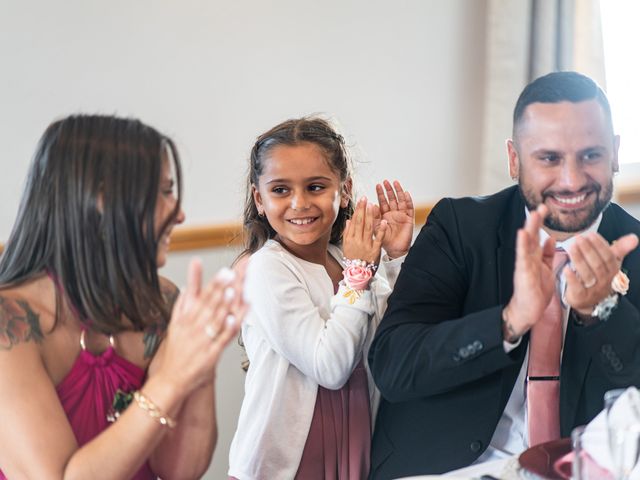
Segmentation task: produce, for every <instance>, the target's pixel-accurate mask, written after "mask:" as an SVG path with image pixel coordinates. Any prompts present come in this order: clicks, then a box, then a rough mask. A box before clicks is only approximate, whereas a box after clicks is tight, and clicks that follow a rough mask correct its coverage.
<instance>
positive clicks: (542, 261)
mask: <svg viewBox="0 0 640 480" xmlns="http://www.w3.org/2000/svg"><path fill="white" fill-rule="evenodd" d="M548 213H549V211H548V209H547V207H546V206H545V205H540V206H539V207H538V208H537V209H536V210H535V211H533V212H531V215H529V218H528V219H527V221H526V222H525V224H524V227H522V228H521V229H520V230H518V236H517V239H516V264H515V272H514V274H513V296H512V297H511V300H509V303H508V304H507V306H506V307H505V309H504V311H503V312H502V318H503V336H504V339H505V340H507V341H510V342H513V341H515V340H517V339H518V338H519V337H521V336H522V335H524V334H525V333H526V332H527V331H528V330H529V329H530V328H531V327H532V326H533V325H534V324H535V323H536V322H538V321H539V320H540V319H541V318H542V313H543V312H544V310H545V308H547V305H548V304H549V301H550V300H551V297H552V295H553V291H554V289H555V288H556V279H555V274H554V272H553V256H554V253H555V243H554V241H553V239H552V238H549V239H547V241H546V242H545V243H544V245H543V246H540V228H541V227H542V222H543V221H544V218H545V217H546V216H547V214H548Z"/></svg>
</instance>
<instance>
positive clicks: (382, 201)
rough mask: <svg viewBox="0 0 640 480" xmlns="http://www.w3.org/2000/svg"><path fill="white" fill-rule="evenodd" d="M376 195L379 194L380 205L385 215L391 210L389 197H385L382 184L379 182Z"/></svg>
mask: <svg viewBox="0 0 640 480" xmlns="http://www.w3.org/2000/svg"><path fill="white" fill-rule="evenodd" d="M376 195H377V196H378V205H380V210H381V211H382V214H383V215H384V214H385V213H387V212H388V211H389V210H390V208H389V202H387V197H385V195H384V190H383V188H382V185H380V184H379V183H378V184H376Z"/></svg>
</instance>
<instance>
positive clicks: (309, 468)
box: [295, 360, 371, 480]
mask: <svg viewBox="0 0 640 480" xmlns="http://www.w3.org/2000/svg"><path fill="white" fill-rule="evenodd" d="M370 450H371V406H370V404H369V387H368V384H367V371H366V369H365V368H364V364H363V362H362V360H360V362H359V363H358V365H357V366H356V368H355V369H354V370H353V373H352V374H351V377H350V378H349V381H348V382H347V383H346V384H345V385H344V386H343V387H342V388H341V389H340V390H327V389H326V388H324V387H320V386H319V387H318V396H317V397H316V406H315V409H314V411H313V419H312V420H311V428H310V429H309V436H308V437H307V441H306V443H305V445H304V450H303V452H302V459H301V460H300V466H299V467H298V472H297V473H296V477H295V478H296V480H313V479H324V480H358V479H362V480H363V479H366V478H367V477H368V475H369V465H370V464H369V458H370Z"/></svg>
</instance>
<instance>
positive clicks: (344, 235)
mask: <svg viewBox="0 0 640 480" xmlns="http://www.w3.org/2000/svg"><path fill="white" fill-rule="evenodd" d="M342 238H343V239H346V238H351V220H347V221H346V222H345V224H344V231H343V232H342Z"/></svg>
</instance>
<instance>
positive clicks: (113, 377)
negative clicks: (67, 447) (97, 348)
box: [0, 346, 157, 480]
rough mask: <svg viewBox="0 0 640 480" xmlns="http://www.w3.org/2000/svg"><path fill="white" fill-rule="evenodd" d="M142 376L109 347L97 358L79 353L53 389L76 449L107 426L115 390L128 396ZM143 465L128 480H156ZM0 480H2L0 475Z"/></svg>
mask: <svg viewBox="0 0 640 480" xmlns="http://www.w3.org/2000/svg"><path fill="white" fill-rule="evenodd" d="M145 375H146V372H145V371H144V370H143V369H141V368H140V367H138V366H137V365H134V364H133V363H131V362H129V361H128V360H125V359H124V358H122V357H120V356H119V355H118V354H117V353H116V351H115V350H114V348H113V347H112V346H109V348H108V349H107V350H105V351H104V352H103V353H102V354H100V355H93V354H92V353H91V352H89V351H87V350H81V351H80V355H78V358H77V359H76V361H75V363H74V364H73V367H72V368H71V371H70V372H69V373H68V374H67V376H66V377H65V378H64V379H63V380H62V382H60V384H59V385H58V386H57V387H56V391H57V393H58V397H59V398H60V403H61V404H62V408H63V409H64V411H65V413H66V414H67V418H68V419H69V423H70V424H71V428H72V429H73V433H74V434H75V436H76V439H77V441H78V445H79V446H82V445H84V444H85V443H87V442H89V441H90V440H91V439H93V438H94V437H95V436H97V435H98V434H99V433H100V432H102V431H103V430H104V429H106V428H107V427H108V426H109V425H110V423H109V422H108V421H107V413H108V412H109V410H110V409H111V404H112V402H113V397H114V395H115V393H116V391H117V390H118V389H120V390H122V391H124V392H132V391H134V390H138V389H139V388H140V387H142V383H143V381H144V379H145ZM156 478H157V477H156V475H154V474H153V472H152V471H151V469H150V468H149V465H148V464H147V463H145V464H144V465H143V466H142V468H141V469H140V470H139V471H138V473H136V474H135V476H134V477H133V479H132V480H150V479H156ZM0 480H6V477H5V476H4V475H3V474H2V472H0Z"/></svg>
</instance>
